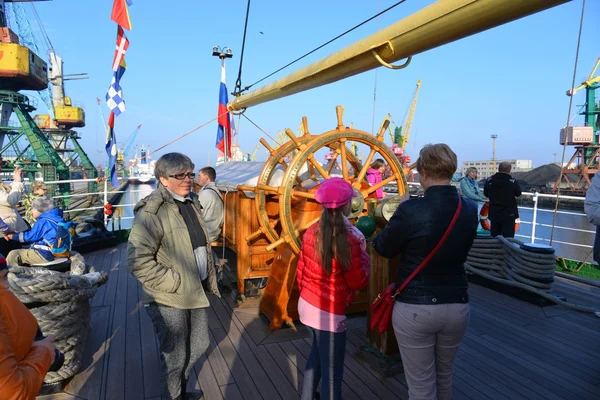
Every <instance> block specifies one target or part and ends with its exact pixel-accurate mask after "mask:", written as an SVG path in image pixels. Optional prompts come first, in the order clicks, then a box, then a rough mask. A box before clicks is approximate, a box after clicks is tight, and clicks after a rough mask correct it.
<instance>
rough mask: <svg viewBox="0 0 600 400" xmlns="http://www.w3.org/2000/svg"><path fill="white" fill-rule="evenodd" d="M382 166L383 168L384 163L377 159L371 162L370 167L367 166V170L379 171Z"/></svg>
mask: <svg viewBox="0 0 600 400" xmlns="http://www.w3.org/2000/svg"><path fill="white" fill-rule="evenodd" d="M383 166H385V161H383V160H382V159H381V158H378V159H376V160H375V161H373V162H372V163H371V165H369V168H373V169H379V168H381V167H383Z"/></svg>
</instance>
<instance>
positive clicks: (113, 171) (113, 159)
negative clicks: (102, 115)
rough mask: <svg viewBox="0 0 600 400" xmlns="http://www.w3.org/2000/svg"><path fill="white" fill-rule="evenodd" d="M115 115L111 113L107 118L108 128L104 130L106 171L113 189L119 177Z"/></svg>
mask: <svg viewBox="0 0 600 400" xmlns="http://www.w3.org/2000/svg"><path fill="white" fill-rule="evenodd" d="M114 127H115V113H113V112H111V113H110V116H109V117H108V127H107V129H106V146H105V147H106V154H107V155H108V171H109V174H110V183H111V184H112V186H113V187H117V186H119V176H118V175H117V137H116V136H115V130H114Z"/></svg>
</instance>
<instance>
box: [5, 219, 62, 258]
mask: <svg viewBox="0 0 600 400" xmlns="http://www.w3.org/2000/svg"><path fill="white" fill-rule="evenodd" d="M52 221H54V222H52ZM61 222H65V220H64V219H63V211H62V210H60V209H58V208H55V209H53V210H50V211H46V212H45V213H43V214H41V215H40V216H39V217H38V218H37V222H36V223H35V225H33V228H31V230H28V231H27V232H21V233H19V235H18V236H17V235H14V236H13V240H17V241H19V242H21V243H31V248H32V249H35V250H37V252H38V253H40V255H41V256H42V257H44V258H45V259H46V260H48V261H51V260H54V256H53V255H52V252H51V251H50V247H49V246H48V243H54V242H55V241H56V232H57V231H58V225H57V224H58V223H61Z"/></svg>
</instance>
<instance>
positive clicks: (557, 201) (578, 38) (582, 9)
mask: <svg viewBox="0 0 600 400" xmlns="http://www.w3.org/2000/svg"><path fill="white" fill-rule="evenodd" d="M584 15H585V0H583V3H582V5H581V19H580V20H579V34H578V35H577V50H576V51H575V65H574V66H573V79H572V80H571V93H572V92H573V89H575V77H576V75H577V64H578V63H579V48H580V45H581V32H582V30H583V17H584ZM573 97H574V96H573V95H571V96H569V112H568V113H567V125H566V126H565V132H566V130H567V129H569V125H570V123H571V121H570V118H571V109H572V107H573ZM566 152H567V140H566V137H565V143H564V144H563V151H562V158H561V161H560V165H564V164H565V154H566ZM581 162H582V163H583V162H584V160H581ZM567 167H568V166H567ZM562 178H563V168H561V169H560V173H559V175H558V181H557V182H558V185H556V203H555V204H554V216H553V217H552V230H551V231H550V246H552V240H553V239H554V228H555V226H556V215H557V212H558V203H559V201H560V183H561V182H562Z"/></svg>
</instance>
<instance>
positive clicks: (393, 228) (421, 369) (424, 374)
mask: <svg viewBox="0 0 600 400" xmlns="http://www.w3.org/2000/svg"><path fill="white" fill-rule="evenodd" d="M456 168H457V159H456V154H454V152H453V151H452V150H451V149H450V147H448V145H446V144H434V145H427V146H425V147H424V148H423V149H422V150H421V152H420V154H419V159H418V160H417V171H418V172H419V181H420V183H421V185H422V186H423V189H425V196H424V197H422V198H417V199H412V200H408V196H406V197H404V198H403V199H402V200H403V202H402V203H401V204H400V206H399V207H398V209H397V210H396V212H395V213H394V215H393V216H392V218H391V220H390V221H389V223H388V224H387V226H386V227H385V229H383V231H382V232H381V233H380V234H379V235H377V237H375V239H374V242H373V245H374V247H375V250H376V251H377V252H378V253H379V254H381V255H382V256H384V257H387V258H393V257H395V256H397V255H398V254H402V256H401V258H400V262H399V265H398V275H397V278H396V286H399V285H400V284H401V283H402V282H403V281H404V280H405V279H406V278H407V277H408V276H409V275H410V273H411V272H413V271H414V270H415V269H416V268H417V266H418V265H419V264H420V263H421V262H422V261H423V260H424V259H425V258H426V257H427V256H428V255H429V253H431V251H432V250H433V249H434V248H435V247H436V246H437V244H438V243H439V242H440V240H441V238H442V236H444V233H445V232H446V229H447V228H448V226H449V225H450V222H451V221H452V218H453V216H454V214H455V211H456V210H457V206H458V198H459V196H458V191H457V190H456V188H455V187H454V186H451V185H450V180H451V179H452V176H453V174H454V172H455V171H456ZM476 234H477V205H476V204H475V203H474V202H472V201H471V200H468V199H466V198H462V209H461V211H460V214H459V215H458V219H457V221H456V224H455V226H454V228H453V229H452V231H451V232H450V234H449V236H448V237H447V240H446V241H445V243H444V244H443V245H442V247H441V248H440V249H439V251H438V252H437V253H436V254H435V255H434V256H433V258H432V259H431V260H430V261H429V262H428V263H427V264H426V265H425V266H424V267H423V269H422V270H421V272H419V273H418V274H417V275H416V276H415V277H414V279H413V280H412V281H411V282H410V283H409V284H408V286H407V287H406V288H405V289H404V290H403V291H402V292H401V293H400V294H399V295H398V296H396V303H395V305H394V312H393V317H392V323H393V326H394V332H395V333H396V339H397V340H398V346H399V348H400V354H401V356H402V363H403V365H404V373H405V376H406V382H407V383H408V392H409V397H410V399H411V400H425V399H438V400H444V399H450V398H451V396H452V363H453V361H454V357H455V355H456V352H457V351H458V346H459V345H460V343H461V341H462V338H463V336H464V334H465V331H466V329H467V325H468V323H469V296H468V293H467V287H468V284H467V277H466V274H465V269H464V266H463V264H464V262H465V261H466V259H467V253H468V252H469V249H470V248H471V245H472V244H473V240H474V239H475V236H476Z"/></svg>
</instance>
